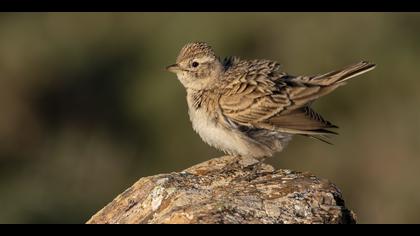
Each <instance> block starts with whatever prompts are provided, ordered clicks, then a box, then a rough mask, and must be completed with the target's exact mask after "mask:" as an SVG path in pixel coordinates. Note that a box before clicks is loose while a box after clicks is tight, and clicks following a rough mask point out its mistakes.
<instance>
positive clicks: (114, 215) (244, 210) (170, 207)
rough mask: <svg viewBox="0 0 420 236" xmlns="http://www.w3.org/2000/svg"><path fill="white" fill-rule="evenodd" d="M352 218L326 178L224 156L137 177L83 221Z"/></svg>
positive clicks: (308, 221)
mask: <svg viewBox="0 0 420 236" xmlns="http://www.w3.org/2000/svg"><path fill="white" fill-rule="evenodd" d="M355 218H356V217H355V214H354V213H353V212H352V211H350V210H348V209H347V208H346V207H345V205H344V200H343V198H342V195H341V192H340V190H339V189H338V188H337V187H336V186H335V185H334V184H332V183H330V182H329V181H328V180H325V179H321V178H318V177H316V176H314V175H312V174H310V173H301V172H295V171H291V170H275V169H274V168H273V167H272V166H270V165H268V164H265V163H262V162H258V161H256V160H254V159H245V158H238V157H231V156H224V157H220V158H215V159H212V160H209V161H206V162H203V163H201V164H198V165H195V166H193V167H190V168H188V169H186V170H184V171H182V172H179V173H170V174H160V175H155V176H150V177H144V178H141V179H140V180H139V181H138V182H137V183H135V184H134V185H133V186H131V187H130V188H128V189H127V190H126V191H125V192H123V193H122V194H120V195H119V196H118V197H117V198H115V199H114V200H113V201H112V202H111V203H109V204H108V205H107V206H105V207H104V208H103V209H102V210H100V211H99V212H98V213H96V214H95V215H94V216H93V217H92V218H91V219H90V220H89V221H88V222H87V223H88V224H132V223H134V224H139V223H140V224H141V223H157V224H159V223H170V224H172V223H185V224H194V223H210V224H212V223H227V224H231V223H233V224H247V223H257V224H259V223H268V224H272V223H284V224H293V223H303V224H314V223H332V224H337V223H339V224H348V223H356V219H355Z"/></svg>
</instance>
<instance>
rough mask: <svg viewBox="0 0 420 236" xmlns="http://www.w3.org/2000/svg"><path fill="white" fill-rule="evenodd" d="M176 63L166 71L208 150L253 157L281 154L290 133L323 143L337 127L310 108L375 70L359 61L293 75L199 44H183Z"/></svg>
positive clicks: (270, 64) (276, 66)
mask: <svg viewBox="0 0 420 236" xmlns="http://www.w3.org/2000/svg"><path fill="white" fill-rule="evenodd" d="M176 62H177V63H176V64H174V65H172V66H169V67H167V69H168V70H169V71H171V72H174V73H176V74H177V76H178V79H179V80H180V81H181V83H182V84H183V85H184V87H185V88H186V90H187V102H188V107H189V114H190V118H191V121H192V123H193V128H194V130H195V131H197V132H198V133H199V135H200V136H201V137H202V139H203V140H204V141H205V142H206V143H208V144H210V145H211V146H214V147H216V148H218V149H220V150H222V151H224V152H226V153H229V154H231V155H241V156H250V157H254V158H262V157H267V156H271V155H273V154H274V153H275V152H277V151H281V150H282V149H283V148H284V147H285V146H286V145H287V143H288V142H289V141H290V139H291V137H292V135H295V134H299V135H305V136H310V137H314V138H317V139H319V140H322V141H325V142H327V141H326V140H325V137H326V135H328V134H336V133H335V132H333V131H331V130H329V129H330V128H336V126H335V125H333V124H331V123H330V122H328V121H327V120H325V119H324V118H322V116H321V115H319V114H318V113H316V112H315V111H314V110H312V109H311V108H310V104H311V103H312V102H313V101H315V100H316V99H318V98H320V97H322V96H325V95H327V94H329V93H331V92H332V91H334V90H335V89H336V88H337V87H339V86H342V85H344V84H345V83H346V81H347V80H348V79H350V78H353V77H355V76H357V75H360V74H363V73H365V72H367V71H369V70H372V69H373V68H374V67H375V65H374V64H371V63H369V62H365V61H363V62H360V63H357V64H355V65H352V66H348V67H345V68H343V69H340V70H337V71H333V72H329V73H326V74H322V75H315V76H293V75H289V74H287V73H285V72H283V71H281V68H280V64H279V63H277V62H275V61H270V60H241V59H239V58H237V57H229V58H226V59H225V60H224V61H223V62H221V61H220V60H219V59H218V58H217V57H216V54H215V53H214V51H213V50H212V48H211V47H210V46H209V45H208V44H206V43H202V42H198V43H189V44H187V45H185V46H184V47H183V48H182V49H181V52H180V54H179V56H178V58H177V61H176Z"/></svg>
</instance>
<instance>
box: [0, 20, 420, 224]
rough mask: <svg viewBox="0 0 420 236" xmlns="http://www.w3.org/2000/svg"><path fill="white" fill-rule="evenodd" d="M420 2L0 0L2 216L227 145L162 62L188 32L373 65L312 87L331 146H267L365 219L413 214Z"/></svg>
mask: <svg viewBox="0 0 420 236" xmlns="http://www.w3.org/2000/svg"><path fill="white" fill-rule="evenodd" d="M419 23H420V14H418V13H404V14H402V13H401V14H400V13H387V14H384V13H124V14H122V13H121V14H120V13H25V14H18V13H2V14H0V52H1V53H0V114H1V115H0V191H1V194H0V202H1V203H2V204H1V205H2V206H1V211H0V223H59V222H64V223H83V222H85V221H86V220H87V219H88V218H89V217H90V216H91V215H92V214H93V213H95V212H96V211H97V210H99V209H100V208H101V207H103V206H104V205H105V204H107V203H108V202H109V201H111V200H112V199H113V198H114V197H115V196H116V195H117V194H119V193H120V192H122V191H123V190H124V189H126V188H127V187H129V186H130V185H131V184H133V183H134V182H135V181H136V180H137V179H138V178H140V177H142V176H147V175H153V174H158V173H164V172H171V171H179V170H182V169H184V168H187V167H189V166H191V165H193V164H196V163H199V162H202V161H204V160H207V159H210V158H212V157H217V156H220V155H222V153H220V152H218V151H216V150H214V149H212V148H211V147H209V146H207V145H206V144H204V143H203V142H202V141H201V139H200V138H199V136H198V135H196V134H195V133H194V131H193V129H192V128H191V124H190V121H189V118H188V115H187V107H186V101H185V91H184V89H183V88H182V86H181V84H180V83H179V82H178V81H177V80H176V79H175V77H174V75H173V74H170V73H167V72H165V71H164V67H165V66H166V65H168V64H171V63H173V62H174V61H175V58H176V56H177V53H178V51H179V49H180V48H181V47H182V46H183V45H184V44H185V43H187V42H189V41H197V40H198V41H206V42H209V43H210V44H211V45H212V46H213V47H214V49H215V50H216V52H217V53H218V54H219V55H220V56H227V55H238V56H241V57H245V58H268V59H273V60H277V61H279V62H281V63H282V64H283V66H284V69H285V71H287V72H289V73H291V74H315V73H324V72H328V71H330V70H334V69H338V68H340V67H342V66H345V65H347V64H351V63H354V62H358V61H360V60H370V61H373V62H375V63H377V65H378V66H377V68H376V69H375V70H374V71H372V72H369V73H368V74H366V75H363V76H362V77H361V78H359V79H356V80H354V81H352V82H351V83H349V84H348V85H347V86H346V87H343V88H341V89H338V90H337V91H336V92H335V93H333V94H331V95H329V96H328V97H325V98H323V99H321V100H320V101H318V102H317V103H316V104H315V107H316V108H317V110H318V111H319V112H321V113H322V114H323V115H324V116H325V117H326V118H327V119H329V120H331V121H333V123H335V124H337V125H338V126H340V130H339V132H340V134H341V135H340V136H338V137H335V138H334V139H333V142H334V144H335V145H334V146H330V145H325V144H323V143H321V142H317V141H314V140H311V139H306V138H300V137H297V138H295V139H294V141H292V143H291V144H290V145H289V147H288V148H287V149H286V150H285V151H284V152H282V153H279V154H278V155H277V156H276V157H274V158H272V159H270V160H269V162H270V163H272V164H274V165H275V166H276V167H278V168H291V169H295V170H300V171H310V172H312V173H315V174H317V175H319V176H322V177H325V178H328V179H330V180H331V181H333V182H334V183H336V184H337V185H338V186H339V187H340V188H341V189H342V191H343V194H344V197H345V199H346V203H347V205H348V206H349V207H350V208H351V209H353V210H355V212H356V213H357V215H358V218H359V222H361V223H415V222H417V223H419V219H420V182H419V181H418V179H419V178H420V172H419V171H418V170H417V168H418V167H419V166H420V156H419V153H420V136H419V133H420V109H419V101H420V100H419V99H420V94H419V92H418V91H420V78H419V75H420V66H419V65H418V63H419V61H420V44H419V42H420V30H419V28H418V25H419Z"/></svg>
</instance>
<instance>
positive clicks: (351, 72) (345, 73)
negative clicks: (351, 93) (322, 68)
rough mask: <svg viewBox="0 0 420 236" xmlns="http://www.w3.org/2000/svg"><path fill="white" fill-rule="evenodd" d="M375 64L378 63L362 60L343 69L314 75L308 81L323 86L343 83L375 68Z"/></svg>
mask: <svg viewBox="0 0 420 236" xmlns="http://www.w3.org/2000/svg"><path fill="white" fill-rule="evenodd" d="M375 66H376V65H375V64H373V63H370V62H367V61H362V62H359V63H357V64H354V65H351V66H348V67H345V68H343V69H341V70H336V71H332V72H329V73H326V74H322V75H317V76H314V77H312V78H311V79H310V81H308V82H310V83H311V84H316V85H322V86H330V85H333V84H338V83H343V82H345V81H347V80H349V79H351V78H354V77H356V76H358V75H361V74H364V73H366V72H368V71H370V70H373V69H374V68H375Z"/></svg>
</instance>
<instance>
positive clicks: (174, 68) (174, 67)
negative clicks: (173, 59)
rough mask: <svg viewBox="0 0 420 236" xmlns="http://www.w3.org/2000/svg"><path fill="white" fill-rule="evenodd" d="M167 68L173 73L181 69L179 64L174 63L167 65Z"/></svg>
mask: <svg viewBox="0 0 420 236" xmlns="http://www.w3.org/2000/svg"><path fill="white" fill-rule="evenodd" d="M166 70H167V71H169V72H172V73H176V72H178V71H179V70H180V68H179V66H178V64H173V65H170V66H167V67H166Z"/></svg>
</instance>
